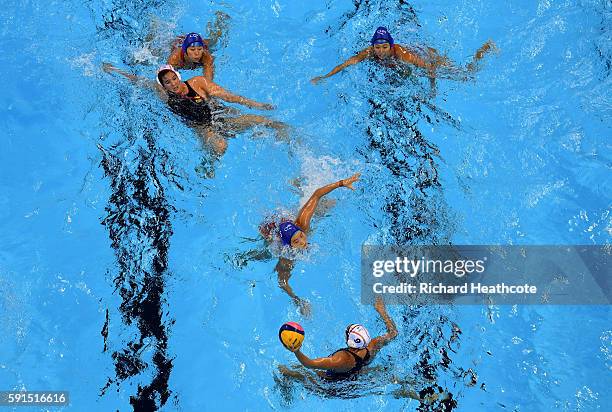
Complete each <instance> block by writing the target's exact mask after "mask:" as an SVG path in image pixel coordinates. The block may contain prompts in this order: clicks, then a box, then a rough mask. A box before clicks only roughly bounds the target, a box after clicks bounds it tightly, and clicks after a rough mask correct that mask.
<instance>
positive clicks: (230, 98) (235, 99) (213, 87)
mask: <svg viewBox="0 0 612 412" xmlns="http://www.w3.org/2000/svg"><path fill="white" fill-rule="evenodd" d="M190 84H195V85H197V86H198V87H201V88H202V89H204V91H205V92H206V93H208V95H210V96H213V97H218V98H219V99H221V100H225V101H226V102H230V103H238V104H241V105H243V106H247V107H251V108H253V109H261V110H274V108H275V107H274V105H271V104H269V103H260V102H256V101H255V100H251V99H247V98H246V97H242V96H239V95H237V94H233V93H231V92H229V91H227V90H225V89H224V88H223V87H221V86H219V85H218V84H216V83H214V82H212V81H210V80H206V78H205V77H203V76H199V77H194V78H193V79H192V80H190Z"/></svg>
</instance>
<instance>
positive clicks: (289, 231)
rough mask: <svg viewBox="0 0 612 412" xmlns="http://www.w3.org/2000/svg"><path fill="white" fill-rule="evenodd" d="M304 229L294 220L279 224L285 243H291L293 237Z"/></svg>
mask: <svg viewBox="0 0 612 412" xmlns="http://www.w3.org/2000/svg"><path fill="white" fill-rule="evenodd" d="M301 230H302V229H300V228H299V227H297V226H296V225H295V223H293V222H283V223H281V224H280V225H279V226H278V231H279V232H280V236H281V240H282V241H283V245H291V238H292V237H293V235H295V234H296V233H297V232H300V231H301Z"/></svg>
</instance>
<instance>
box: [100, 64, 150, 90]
mask: <svg viewBox="0 0 612 412" xmlns="http://www.w3.org/2000/svg"><path fill="white" fill-rule="evenodd" d="M102 70H104V71H105V72H106V73H109V74H110V73H118V74H120V75H122V76H123V77H125V78H126V79H128V80H129V81H131V82H132V83H134V84H136V85H138V86H142V87H145V88H149V89H154V90H159V88H158V86H157V84H156V83H155V82H153V81H151V80H149V79H147V78H146V77H142V76H137V75H135V74H132V73H128V72H126V71H123V70H121V69H119V68H117V67H115V66H113V65H112V64H110V63H102Z"/></svg>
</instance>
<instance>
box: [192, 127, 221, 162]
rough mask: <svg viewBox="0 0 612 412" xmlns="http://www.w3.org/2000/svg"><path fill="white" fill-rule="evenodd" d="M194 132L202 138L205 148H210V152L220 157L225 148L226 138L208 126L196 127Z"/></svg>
mask: <svg viewBox="0 0 612 412" xmlns="http://www.w3.org/2000/svg"><path fill="white" fill-rule="evenodd" d="M195 130H196V132H197V133H198V135H199V136H200V138H201V139H202V143H203V144H204V146H205V147H206V148H207V149H210V150H211V151H212V153H213V154H214V155H215V156H217V157H221V156H223V154H224V153H225V151H226V150H227V140H226V138H225V137H223V136H222V135H221V134H220V133H219V132H217V131H216V130H214V129H211V128H209V127H206V128H201V127H196V128H195Z"/></svg>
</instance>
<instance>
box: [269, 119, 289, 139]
mask: <svg viewBox="0 0 612 412" xmlns="http://www.w3.org/2000/svg"><path fill="white" fill-rule="evenodd" d="M270 127H271V128H273V129H274V130H275V131H276V140H278V141H279V142H285V143H289V142H291V139H290V138H289V126H288V125H287V124H285V123H283V122H278V121H272V122H271V123H270Z"/></svg>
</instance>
